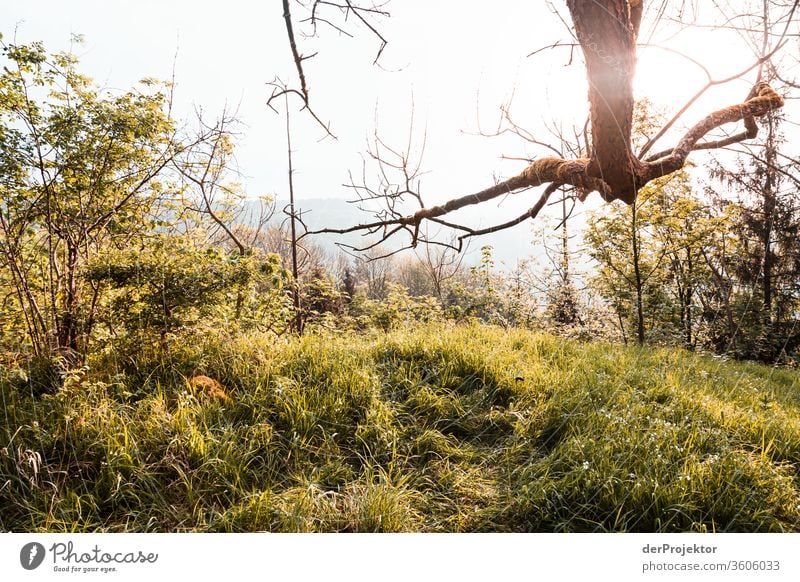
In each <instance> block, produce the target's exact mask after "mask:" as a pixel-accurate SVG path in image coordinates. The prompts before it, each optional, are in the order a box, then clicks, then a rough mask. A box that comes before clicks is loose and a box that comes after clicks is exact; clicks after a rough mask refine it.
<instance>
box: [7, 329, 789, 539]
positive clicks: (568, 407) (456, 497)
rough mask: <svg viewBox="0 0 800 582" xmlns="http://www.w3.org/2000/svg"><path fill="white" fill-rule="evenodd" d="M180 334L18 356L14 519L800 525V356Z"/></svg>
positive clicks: (367, 527)
mask: <svg viewBox="0 0 800 582" xmlns="http://www.w3.org/2000/svg"><path fill="white" fill-rule="evenodd" d="M177 345H179V347H175V346H174V347H173V348H172V349H171V350H170V351H169V353H159V352H158V351H157V350H155V348H153V349H152V350H151V351H147V350H145V351H142V352H140V353H138V354H136V356H135V357H126V358H121V357H119V355H117V354H115V353H114V352H113V351H112V352H106V353H101V354H96V355H93V356H91V357H90V359H89V360H88V362H87V365H86V366H85V367H84V368H82V369H80V370H75V371H72V372H71V373H70V374H68V375H66V376H63V377H59V378H52V377H48V375H47V374H46V373H44V372H42V371H41V370H37V369H36V368H35V367H34V366H31V365H30V364H27V365H21V363H20V362H15V361H14V359H13V358H11V357H8V358H7V360H6V361H5V362H3V363H2V364H0V397H2V405H3V415H4V416H3V418H2V419H0V420H2V424H0V530H3V531H28V532H165V531H169V532H172V531H201V532H252V531H273V532H470V531H483V532H610V531H615V532H621V531H631V532H685V531H700V532H766V531H770V532H776V531H798V530H800V475H799V474H798V463H800V420H799V417H798V411H799V409H800V374H798V372H796V371H794V370H792V369H787V368H775V367H767V366H763V365H759V364H753V363H738V362H731V361H726V360H724V359H720V358H715V357H711V356H703V355H696V354H692V353H689V352H686V351H684V350H681V349H673V348H648V347H625V346H620V345H613V344H610V343H603V342H592V343H584V342H579V341H575V340H568V339H564V338H561V337H557V336H555V335H546V334H539V333H534V332H530V331H523V330H505V329H502V328H499V327H493V326H489V325H485V324H472V325H455V324H443V323H437V324H426V325H419V326H409V327H405V328H401V329H397V330H393V331H390V332H388V333H387V332H378V331H374V332H369V333H361V334H357V333H355V332H352V333H351V332H346V333H336V334H332V333H330V334H329V333H324V332H320V333H315V334H310V335H306V336H305V337H296V336H291V337H289V336H287V337H285V338H276V337H275V336H274V335H268V334H263V335H261V334H258V333H248V334H233V333H229V332H226V331H224V330H223V331H219V330H217V331H216V332H214V333H212V332H204V333H199V332H197V333H195V335H193V336H191V337H189V336H187V337H185V338H183V341H182V343H180V344H176V346H177ZM195 374H205V375H208V376H209V377H212V378H214V379H216V380H217V381H219V382H220V384H221V385H222V386H223V387H224V389H225V390H226V391H227V394H228V396H229V399H228V400H227V401H223V400H220V399H215V398H210V397H208V396H207V395H205V394H204V393H203V392H202V391H198V390H196V389H193V388H192V386H190V384H189V382H188V379H189V378H190V377H192V376H193V375H195Z"/></svg>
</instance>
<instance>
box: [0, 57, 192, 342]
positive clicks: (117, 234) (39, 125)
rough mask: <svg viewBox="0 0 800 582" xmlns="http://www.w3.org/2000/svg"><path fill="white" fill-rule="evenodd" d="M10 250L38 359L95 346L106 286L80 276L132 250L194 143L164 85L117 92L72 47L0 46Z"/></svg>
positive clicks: (0, 232) (3, 233)
mask: <svg viewBox="0 0 800 582" xmlns="http://www.w3.org/2000/svg"><path fill="white" fill-rule="evenodd" d="M2 52H3V57H4V59H5V60H6V66H5V68H4V70H3V72H2V74H0V150H2V152H3V156H2V157H3V163H2V168H0V189H2V200H3V202H2V205H1V206H0V254H2V256H3V259H4V262H5V266H6V267H7V268H8V269H9V271H10V272H11V279H12V284H13V288H14V289H15V294H16V300H17V307H18V308H19V309H20V310H21V311H22V312H23V313H24V314H25V324H26V329H27V334H28V337H29V340H30V342H31V344H32V347H33V350H34V351H35V353H36V354H37V355H47V354H49V353H53V352H55V353H59V354H61V355H69V354H77V353H78V352H80V351H82V350H84V349H85V338H86V337H87V336H88V334H89V333H90V331H91V328H92V325H93V321H94V313H95V308H96V305H97V299H98V293H99V289H98V287H97V286H94V285H93V286H89V287H87V288H85V286H84V285H82V284H81V279H80V273H81V269H82V268H83V266H84V265H85V264H86V262H87V260H88V259H89V258H90V257H91V256H92V255H93V254H95V253H96V252H97V251H98V249H99V248H100V247H101V246H102V245H104V244H115V245H118V246H122V245H125V244H128V243H129V242H130V241H131V239H132V238H134V237H136V236H137V234H138V233H140V232H141V229H142V227H143V225H144V224H146V223H148V220H149V217H150V216H151V212H152V211H153V209H154V207H155V204H156V202H157V200H158V199H159V198H160V197H161V196H162V195H163V194H164V192H165V191H166V189H167V186H166V184H165V183H164V182H163V181H162V180H161V179H160V178H161V177H162V174H163V173H164V170H165V168H166V167H167V166H168V164H169V163H170V162H171V160H172V159H173V158H174V157H175V155H176V154H177V153H178V152H179V151H180V150H181V149H182V148H185V147H188V146H187V145H186V144H181V143H179V141H178V140H177V138H176V131H175V124H174V123H173V121H172V120H171V119H170V117H169V114H168V112H167V108H168V95H167V93H166V92H165V91H164V87H163V86H159V85H158V84H156V83H154V82H151V81H146V82H144V83H143V85H142V86H141V87H140V88H139V89H138V90H133V91H128V92H125V93H122V94H119V95H112V94H109V93H107V92H101V91H100V90H98V89H97V88H96V87H95V86H94V85H93V84H92V83H91V81H90V80H89V79H88V78H86V77H84V76H82V75H80V74H79V73H78V72H77V70H76V65H77V61H76V59H75V57H74V56H73V55H71V54H65V53H59V54H55V55H47V53H46V52H45V50H44V47H43V46H42V45H41V44H39V43H34V44H31V45H28V46H22V45H20V46H17V45H6V44H2Z"/></svg>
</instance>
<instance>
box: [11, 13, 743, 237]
mask: <svg viewBox="0 0 800 582" xmlns="http://www.w3.org/2000/svg"><path fill="white" fill-rule="evenodd" d="M564 4H565V3H564V2H562V1H554V2H552V3H551V2H547V1H544V0H542V1H539V2H532V1H530V0H527V1H523V0H494V1H493V2H477V1H464V0H461V1H457V0H438V1H437V2H430V1H425V0H402V1H401V0H395V1H393V2H391V3H390V4H389V6H388V9H389V10H390V11H391V18H388V19H384V20H381V21H380V22H379V23H378V24H379V27H380V31H381V33H382V34H383V36H385V37H386V38H387V39H388V41H389V43H388V45H387V47H386V49H385V50H384V51H383V53H382V55H381V58H380V61H379V62H378V65H375V64H373V61H374V58H375V55H376V53H377V50H378V47H379V44H378V43H377V42H376V39H375V38H374V37H373V36H372V35H370V33H369V32H368V31H367V30H366V29H364V28H363V27H362V28H359V27H357V26H351V27H349V28H348V30H351V31H354V32H356V33H357V34H356V37H355V38H348V37H346V36H343V35H341V34H338V33H337V32H336V31H334V30H333V29H330V28H327V29H326V28H321V29H320V32H321V35H320V36H319V37H318V38H304V37H303V36H302V35H301V34H298V39H297V40H298V43H299V50H300V51H301V53H303V54H306V55H308V54H312V53H315V52H316V53H317V56H315V57H314V58H312V59H309V60H307V61H305V72H306V76H307V79H308V83H309V87H310V95H311V102H312V105H313V107H314V109H315V111H316V112H317V114H318V115H319V116H320V117H321V118H323V119H324V120H326V121H328V122H330V125H331V130H332V132H333V133H334V134H335V135H336V136H337V138H338V139H335V140H334V139H331V138H325V134H324V132H323V131H321V129H320V128H319V126H318V125H316V123H315V122H313V120H311V119H310V117H309V116H308V115H306V114H304V113H302V112H299V111H298V109H299V103H298V102H296V101H295V102H294V103H292V102H290V116H291V117H290V118H291V124H292V125H291V127H292V142H293V152H294V165H295V169H296V174H295V190H296V195H297V197H298V199H299V200H302V199H303V198H326V197H336V198H345V197H352V191H351V190H350V189H348V188H346V187H345V186H343V184H346V183H348V182H349V175H350V173H351V172H352V173H353V174H354V175H355V176H356V177H359V176H360V175H361V171H362V159H363V156H364V154H365V152H366V150H367V146H368V144H369V142H370V140H372V139H374V136H375V134H376V132H377V133H378V134H379V135H380V137H381V138H382V139H383V140H384V142H385V143H387V144H389V145H391V146H392V147H396V148H398V149H404V148H405V147H406V145H407V144H408V143H409V135H410V136H411V137H410V139H411V143H412V150H413V151H414V152H419V151H420V149H421V148H420V146H421V145H422V144H423V143H424V146H425V147H424V157H423V159H422V168H423V169H424V170H425V171H426V172H427V173H426V174H425V175H424V178H423V182H422V193H423V195H424V196H425V199H426V202H427V203H428V204H434V203H440V202H442V201H444V200H447V199H449V198H452V197H456V196H461V195H464V194H468V193H470V192H474V191H478V190H480V189H483V188H484V187H486V186H488V185H491V184H492V183H493V181H494V180H495V179H496V178H504V177H508V176H510V175H513V174H516V173H518V172H519V171H521V170H522V169H523V168H524V167H525V163H524V162H522V161H519V160H513V159H503V157H504V156H505V157H507V158H526V157H530V156H534V155H544V154H545V152H543V151H542V150H541V149H537V148H536V147H534V146H532V145H531V144H529V143H526V142H525V141H524V140H522V139H520V138H518V137H515V136H511V135H502V136H499V137H489V136H487V134H491V133H493V132H495V131H496V130H497V128H498V120H499V117H500V107H501V106H502V105H504V104H506V105H508V106H509V109H510V111H511V114H512V116H513V119H514V120H515V121H516V122H517V123H518V124H519V125H520V126H522V127H525V128H526V129H528V130H529V131H531V132H532V133H533V134H534V135H535V136H536V137H537V138H538V139H541V140H542V141H547V142H555V141H556V140H555V138H554V137H552V136H551V135H550V133H549V130H548V128H553V127H558V128H560V129H561V130H563V131H565V132H567V133H569V132H570V131H571V128H572V127H573V125H582V124H583V120H584V119H585V116H586V112H587V103H586V82H585V72H584V70H583V67H582V64H581V62H580V60H579V59H578V58H575V59H571V58H570V49H569V48H564V47H556V48H552V49H546V50H543V51H541V52H538V53H537V54H535V55H533V56H529V55H531V53H533V52H534V51H536V50H537V49H540V48H542V47H546V46H549V45H552V44H554V43H557V42H561V43H564V42H571V38H570V34H569V31H568V29H567V28H566V26H565V24H564V23H563V21H562V20H560V19H559V17H558V15H557V14H554V12H553V10H552V8H551V6H555V7H556V8H557V9H558V10H559V11H560V13H561V15H562V16H563V17H566V15H567V12H566V8H565V7H564ZM701 4H702V3H701ZM294 10H295V13H294V17H295V19H296V20H300V19H301V18H302V16H303V13H302V11H301V9H300V7H299V6H296V7H295V9H294ZM282 12H283V11H282V6H281V2H280V0H261V1H254V0H226V2H218V1H210V0H195V1H191V2H190V1H188V0H136V1H130V0H113V1H110V0H3V2H2V5H0V22H1V23H2V25H0V26H2V28H0V32H2V34H3V37H4V40H5V42H16V43H19V44H22V43H27V42H32V41H37V40H40V41H43V42H44V43H45V46H46V48H47V49H48V50H65V49H68V48H70V46H72V49H73V50H74V52H75V53H76V54H77V55H78V56H79V57H80V60H81V66H80V69H81V70H82V72H84V73H85V74H87V75H89V76H91V77H93V78H94V79H95V81H96V82H97V83H98V84H100V85H101V86H104V87H108V88H109V89H111V90H120V91H122V90H126V89H129V88H131V87H132V86H134V85H135V84H136V82H137V81H138V80H139V79H142V78H145V77H151V78H152V77H155V78H160V79H170V78H172V77H173V75H174V79H175V81H176V93H175V114H176V116H177V117H179V118H187V119H189V118H191V117H192V116H193V112H194V111H195V110H198V109H199V110H202V111H203V113H204V115H206V116H207V117H208V118H209V119H213V118H214V117H215V116H218V115H219V114H220V112H221V111H222V110H223V108H225V109H227V110H228V111H229V112H235V113H236V116H237V118H238V119H239V121H240V122H241V125H240V126H239V128H238V134H239V135H238V137H237V155H236V159H237V162H238V167H239V171H240V172H241V175H242V176H241V179H240V181H241V182H243V184H244V186H245V188H246V191H247V192H248V194H249V195H251V196H259V195H264V194H269V195H274V196H276V197H278V198H285V197H286V196H287V190H288V189H287V172H286V156H287V151H286V134H285V123H286V119H285V116H284V113H283V112H282V111H281V108H280V107H279V108H278V110H279V113H276V112H274V111H272V110H270V109H269V108H268V107H267V105H266V101H267V98H268V97H269V95H270V92H271V89H270V87H269V86H268V84H269V82H270V81H272V80H273V79H275V78H276V77H278V78H280V79H283V80H285V81H288V82H289V83H290V84H296V73H295V70H294V64H293V62H292V60H291V53H290V51H289V46H288V43H287V40H286V31H285V28H284V22H283V19H282ZM328 16H329V17H330V18H332V19H333V18H336V16H335V15H334V14H329V15H328ZM649 16H650V15H647V14H646V16H645V23H644V26H643V31H642V35H641V37H640V40H645V41H652V42H653V43H656V44H661V45H662V46H666V47H668V48H669V49H674V50H676V51H683V52H686V53H689V54H691V56H692V57H693V58H695V59H696V60H698V61H700V62H702V64H704V65H705V66H707V67H708V69H710V70H711V71H712V72H713V74H714V75H715V76H719V77H723V76H726V75H729V74H731V73H734V72H736V71H738V70H740V69H742V68H744V67H745V66H746V65H749V64H750V63H751V62H752V57H751V55H750V53H749V50H748V48H747V46H746V44H745V43H743V42H741V39H739V38H737V37H735V36H732V35H730V34H727V33H720V32H717V33H715V32H710V31H709V30H708V29H707V28H696V29H687V30H679V29H677V28H675V27H671V26H669V25H662V26H661V27H657V28H653V27H652V26H651V24H650V22H651V21H650V20H648V17H649ZM697 19H698V23H699V24H703V23H704V21H703V14H700V15H698V17H697ZM296 26H298V27H299V28H300V30H299V31H298V32H302V30H303V29H302V25H301V24H299V23H298V24H296ZM74 34H80V35H82V36H83V38H84V42H83V43H82V44H80V45H77V46H76V45H71V41H70V39H71V37H72V35H74ZM751 77H752V75H751ZM705 81H706V78H705V74H704V73H703V71H702V69H700V68H699V67H697V66H696V65H693V64H688V61H687V60H685V59H683V58H682V57H679V56H677V55H676V54H674V53H671V52H668V51H666V50H662V49H657V48H642V49H640V53H639V67H638V71H637V77H636V92H637V95H639V96H644V95H646V96H648V97H650V98H651V99H652V100H653V102H654V103H655V104H656V106H657V107H659V108H662V109H663V110H664V111H665V112H666V113H671V112H674V111H675V110H677V109H678V108H679V107H680V106H681V105H682V104H683V103H684V102H685V101H686V100H687V99H688V98H689V97H691V95H692V94H693V93H694V92H696V91H697V90H698V89H699V88H700V87H702V86H703V85H704V83H705ZM748 90H749V85H748V83H747V82H745V81H737V82H735V83H733V84H731V85H727V86H725V87H723V88H720V89H717V90H713V91H710V92H709V94H708V95H707V96H705V97H704V98H703V99H701V100H700V101H699V102H698V103H697V104H696V105H695V106H694V107H693V108H692V109H690V110H689V111H688V112H687V114H686V117H685V120H686V123H692V122H695V121H697V120H699V119H700V118H701V117H702V116H704V115H705V114H707V113H709V112H710V111H712V110H713V109H715V108H719V107H723V106H726V105H730V104H732V103H735V102H739V101H741V99H742V98H743V97H744V95H745V94H746V93H747V91H748ZM412 120H413V129H412V130H411V131H410V129H409V128H410V127H411V123H412ZM686 123H684V124H679V125H678V126H677V128H678V129H680V128H681V127H685V125H686ZM675 135H676V134H672V136H667V138H665V141H664V142H663V143H661V144H660V145H661V146H662V147H664V146H667V145H669V144H670V143H674V136H675ZM670 137H672V139H670ZM656 147H657V148H658V146H656ZM368 170H369V173H368V176H371V175H372V171H373V170H372V168H370V167H368ZM523 196H527V197H528V198H527V199H525V198H522V199H521V200H518V201H515V200H512V201H503V202H502V204H503V205H504V206H501V207H500V208H497V205H496V204H495V205H494V206H493V209H492V210H491V212H490V213H489V214H491V215H492V218H494V216H495V215H496V216H497V217H498V219H499V220H492V222H497V221H500V220H505V219H507V218H509V217H511V216H514V215H515V214H517V213H518V209H519V208H527V207H529V206H530V205H531V204H530V202H531V198H532V197H538V193H535V192H534V193H528V194H526V195H523ZM598 203H599V197H598V196H596V195H595V196H594V200H593V202H590V203H589V204H588V205H587V207H589V208H592V207H596V206H597V204H598Z"/></svg>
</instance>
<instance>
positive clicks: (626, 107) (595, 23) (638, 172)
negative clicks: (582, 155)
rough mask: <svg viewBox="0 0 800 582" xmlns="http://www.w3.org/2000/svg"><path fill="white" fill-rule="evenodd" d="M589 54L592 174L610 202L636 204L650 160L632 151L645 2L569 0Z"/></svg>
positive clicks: (589, 171) (589, 173)
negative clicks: (639, 36)
mask: <svg viewBox="0 0 800 582" xmlns="http://www.w3.org/2000/svg"><path fill="white" fill-rule="evenodd" d="M567 6H568V7H569V11H570V14H571V15H572V21H573V23H574V25H575V32H576V35H577V37H578V41H579V42H580V44H581V48H582V49H583V54H584V56H585V58H586V70H587V73H588V77H589V79H590V80H591V82H590V83H589V106H590V118H591V127H592V152H591V158H590V162H589V166H588V168H587V174H588V175H589V176H591V177H593V178H599V179H601V180H602V181H604V182H605V183H606V184H608V186H609V187H610V192H609V193H606V194H604V195H603V197H604V198H605V199H606V200H607V201H610V200H615V199H618V198H619V199H621V200H624V201H625V202H627V203H628V204H631V203H633V201H634V199H635V198H636V193H637V192H638V190H639V188H641V186H642V185H644V183H646V179H645V174H646V171H647V168H646V164H644V163H642V162H640V161H639V159H638V158H637V157H636V155H635V154H634V153H633V151H632V150H631V128H632V126H633V73H634V71H635V68H636V35H637V33H638V27H639V20H640V19H641V8H642V2H641V0H630V1H629V0H567Z"/></svg>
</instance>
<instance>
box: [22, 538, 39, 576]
mask: <svg viewBox="0 0 800 582" xmlns="http://www.w3.org/2000/svg"><path fill="white" fill-rule="evenodd" d="M44 554H45V552H44V546H43V545H42V544H40V543H38V542H30V543H28V544H25V545H24V546H22V549H21V550H20V552H19V563H20V564H22V567H23V568H25V569H26V570H35V569H36V568H38V567H39V566H41V565H42V562H44Z"/></svg>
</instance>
